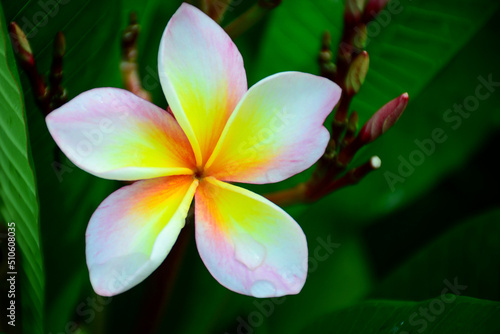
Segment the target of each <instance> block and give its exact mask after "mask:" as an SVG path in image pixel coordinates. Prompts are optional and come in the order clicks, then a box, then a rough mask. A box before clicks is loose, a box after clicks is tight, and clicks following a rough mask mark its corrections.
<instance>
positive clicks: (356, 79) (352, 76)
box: [345, 51, 370, 95]
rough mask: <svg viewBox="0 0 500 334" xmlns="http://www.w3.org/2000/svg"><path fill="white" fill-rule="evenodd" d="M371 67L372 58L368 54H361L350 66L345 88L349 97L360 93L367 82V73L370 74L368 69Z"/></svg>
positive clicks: (364, 52)
mask: <svg viewBox="0 0 500 334" xmlns="http://www.w3.org/2000/svg"><path fill="white" fill-rule="evenodd" d="M369 66H370V57H369V56H368V52H366V51H363V52H361V53H360V54H359V55H358V56H357V57H356V58H355V59H354V60H353V61H352V63H351V66H349V71H348V72H347V76H346V81H345V87H346V92H347V94H349V95H354V94H356V93H358V92H359V89H360V88H361V86H362V85H363V83H364V82H365V78H366V73H367V72H368V67H369Z"/></svg>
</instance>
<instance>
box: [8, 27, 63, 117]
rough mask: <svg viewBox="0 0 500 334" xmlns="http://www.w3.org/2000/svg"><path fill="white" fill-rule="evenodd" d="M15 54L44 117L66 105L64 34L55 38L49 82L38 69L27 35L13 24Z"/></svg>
mask: <svg viewBox="0 0 500 334" xmlns="http://www.w3.org/2000/svg"><path fill="white" fill-rule="evenodd" d="M9 35H10V37H11V41H12V46H13V48H14V52H15V54H16V56H17V58H18V60H19V64H20V66H21V67H22V68H23V70H24V71H25V72H26V74H27V76H28V79H29V81H30V84H31V88H32V90H33V95H34V97H35V101H36V104H37V106H38V107H39V108H40V110H41V111H42V112H43V113H44V115H48V114H49V113H50V112H51V111H52V110H54V109H56V108H58V107H60V106H62V105H63V104H64V103H66V101H67V99H68V96H67V92H66V89H64V88H63V86H62V78H63V70H62V66H63V57H64V53H65V50H66V41H65V38H64V35H63V33H62V32H58V33H57V34H56V37H55V38H54V53H53V58H52V66H51V68H50V73H49V80H48V84H47V80H46V79H45V78H44V76H43V75H41V74H40V72H39V71H38V69H37V65H36V62H35V57H34V56H33V51H32V50H31V46H30V44H29V42H28V39H27V38H26V34H25V33H24V32H23V31H22V29H21V28H20V27H19V25H18V24H17V23H15V22H12V23H11V24H10V25H9Z"/></svg>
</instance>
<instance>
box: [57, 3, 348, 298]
mask: <svg viewBox="0 0 500 334" xmlns="http://www.w3.org/2000/svg"><path fill="white" fill-rule="evenodd" d="M158 62H159V66H158V67H159V74H160V81H161V86H162V88H163V91H164V93H165V96H166V98H167V101H168V103H169V107H170V109H171V112H172V113H169V112H167V111H165V110H163V109H160V108H159V107H157V106H155V105H153V104H151V103H149V102H147V101H146V100H143V99H141V98H139V97H137V96H135V95H133V94H132V93H130V92H127V91H124V90H121V89H116V88H98V89H93V90H90V91H87V92H84V93H82V94H80V95H79V96H77V97H75V98H74V99H73V100H71V101H70V102H68V103H66V104H65V105H64V106H62V107H61V108H59V109H57V110H55V111H53V112H52V113H51V114H50V115H49V116H48V117H47V126H48V128H49V131H50V133H51V135H52V137H53V138H54V140H55V141H56V143H57V144H58V146H59V147H60V148H61V150H62V151H63V152H64V153H65V154H66V156H67V157H68V158H69V159H70V160H71V161H72V162H73V163H74V164H75V165H77V166H78V167H80V168H81V169H83V170H85V171H87V172H89V173H91V174H93V175H96V176H98V177H101V178H106V179H112V180H125V181H137V182H134V183H132V184H131V185H128V186H124V187H123V188H121V189H119V190H117V191H116V192H114V193H113V194H111V195H110V196H109V197H108V198H106V199H105V200H104V201H103V202H102V203H101V205H100V206H99V207H98V208H97V210H96V211H95V213H94V214H93V215H92V218H91V219H90V222H89V225H88V228H87V232H86V257H87V265H88V268H89V272H90V281H91V283H92V286H93V288H94V290H95V291H96V292H97V293H98V294H100V295H103V296H112V295H115V294H118V293H121V292H123V291H126V290H128V289H130V288H132V287H133V286H135V285H137V284H139V283H140V282H141V281H143V280H144V279H145V278H146V277H148V276H149V275H150V274H151V273H152V272H153V271H154V270H155V269H156V268H158V266H159V265H160V264H161V263H162V262H163V261H164V259H165V258H166V256H167V255H168V253H169V251H170V249H171V248H172V246H173V244H174V243H175V241H176V239H177V237H178V235H179V233H180V231H181V229H182V228H183V226H184V224H185V220H186V216H187V214H188V210H189V208H190V205H191V202H192V201H193V198H194V199H195V234H196V245H197V247H198V251H199V253H200V255H201V258H202V260H203V262H204V263H205V265H206V266H207V268H208V270H209V271H210V273H211V274H212V275H213V277H214V278H215V279H216V280H217V281H219V282H220V284H222V285H223V286H225V287H227V288H228V289H230V290H233V291H236V292H238V293H241V294H246V295H252V296H255V297H276V296H282V295H287V294H296V293H298V292H299V291H300V290H301V289H302V287H303V285H304V282H305V278H306V276H307V260H308V257H307V244H306V238H305V236H304V233H303V232H302V229H301V228H300V227H299V225H298V224H297V223H296V222H295V221H294V220H293V219H292V218H291V217H290V216H289V215H288V214H287V213H286V212H285V211H283V210H282V209H281V208H279V207H278V206H276V205H275V204H273V203H272V202H270V201H268V200H267V199H265V198H263V197H262V196H259V195H257V194H255V193H253V192H251V191H249V190H246V189H244V188H241V187H238V186H236V185H232V184H231V183H228V182H243V183H255V184H263V183H270V182H278V181H282V180H284V179H286V178H288V177H290V176H292V175H294V174H297V173H299V172H301V171H303V170H305V169H307V168H309V167H310V166H311V165H313V164H314V162H316V161H317V160H318V159H319V158H320V157H321V155H322V154H323V153H324V151H325V148H326V145H327V142H328V140H329V133H328V131H327V130H326V129H325V128H324V127H323V122H324V120H325V118H326V117H327V115H328V114H329V113H330V112H331V110H332V109H333V107H334V106H335V104H336V103H337V101H338V99H339V97H340V88H339V87H338V86H337V85H335V84H334V83H332V82H331V81H329V80H327V79H324V78H320V77H317V76H314V75H310V74H305V73H298V72H287V73H279V74H276V75H273V76H270V77H268V78H266V79H264V80H262V81H260V82H259V83H257V84H256V85H254V86H253V87H252V88H250V89H249V90H247V81H246V74H245V70H244V68H243V60H242V57H241V55H240V53H239V51H238V49H237V48H236V46H235V44H234V43H233V42H232V41H231V39H230V37H229V36H228V35H227V34H226V33H225V32H224V30H223V29H222V28H221V27H220V26H219V25H218V24H217V23H215V22H214V21H213V20H211V19H210V18H209V17H208V16H206V15H205V14H204V13H203V12H201V11H200V10H199V9H197V8H195V7H193V6H191V5H188V4H183V5H182V6H181V7H180V8H179V9H178V11H177V12H176V13H175V14H174V16H173V17H172V18H171V20H170V22H169V23H168V25H167V28H166V29H165V32H164V33H163V37H162V40H161V42H160V51H159V56H158Z"/></svg>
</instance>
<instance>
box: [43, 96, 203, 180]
mask: <svg viewBox="0 0 500 334" xmlns="http://www.w3.org/2000/svg"><path fill="white" fill-rule="evenodd" d="M46 122H47V127H48V129H49V132H50V134H51V135H52V137H53V138H54V140H55V142H56V143H57V145H58V146H59V147H60V148H61V150H62V151H63V152H64V154H66V156H67V157H68V158H69V159H70V160H71V161H72V162H73V163H74V164H75V165H77V166H78V167H80V168H81V169H83V170H85V171H87V172H89V173H91V174H94V175H96V176H99V177H102V178H106V179H116V180H139V179H148V178H154V177H159V176H167V175H184V174H192V173H193V172H192V170H193V169H194V168H195V165H196V163H195V158H194V154H193V151H192V149H191V146H190V144H189V141H188V140H187V137H186V136H185V134H184V133H183V132H182V129H181V127H180V126H179V124H178V123H177V122H176V120H175V119H174V118H173V117H172V115H170V114H169V113H168V112H166V111H165V110H163V109H160V108H158V107H157V106H155V105H154V104H152V103H149V102H148V101H146V100H143V99H141V98H139V97H137V96H135V95H134V94H132V93H130V92H128V91H125V90H122V89H117V88H97V89H93V90H90V91H87V92H85V93H82V94H80V95H78V96H77V97H75V98H74V99H72V100H71V101H69V102H68V103H66V104H64V105H63V106H62V107H60V108H58V109H56V110H54V111H53V112H51V113H50V114H49V115H48V116H47V118H46Z"/></svg>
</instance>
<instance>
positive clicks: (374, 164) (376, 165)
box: [370, 156, 382, 169]
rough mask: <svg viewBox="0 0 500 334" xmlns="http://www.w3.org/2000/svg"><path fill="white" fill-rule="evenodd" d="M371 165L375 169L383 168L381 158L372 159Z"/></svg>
mask: <svg viewBox="0 0 500 334" xmlns="http://www.w3.org/2000/svg"><path fill="white" fill-rule="evenodd" d="M370 164H371V165H372V167H373V168H374V169H378V168H380V166H382V160H380V158H379V157H377V156H374V157H372V158H371V159H370Z"/></svg>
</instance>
